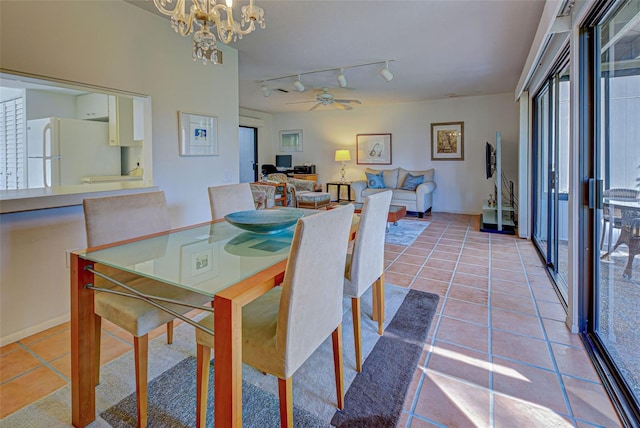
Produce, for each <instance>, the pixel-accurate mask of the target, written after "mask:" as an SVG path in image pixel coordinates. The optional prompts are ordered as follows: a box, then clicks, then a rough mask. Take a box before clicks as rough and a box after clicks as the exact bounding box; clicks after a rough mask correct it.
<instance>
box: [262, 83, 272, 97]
mask: <svg viewBox="0 0 640 428" xmlns="http://www.w3.org/2000/svg"><path fill="white" fill-rule="evenodd" d="M262 94H263V95H264V96H265V97H268V96H269V95H271V91H270V90H269V87H268V86H267V84H266V83H265V84H263V85H262Z"/></svg>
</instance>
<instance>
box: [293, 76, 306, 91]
mask: <svg viewBox="0 0 640 428" xmlns="http://www.w3.org/2000/svg"><path fill="white" fill-rule="evenodd" d="M293 86H294V88H296V91H298V92H302V91H304V85H303V84H302V82H301V81H300V75H299V74H298V80H296V81H295V82H293Z"/></svg>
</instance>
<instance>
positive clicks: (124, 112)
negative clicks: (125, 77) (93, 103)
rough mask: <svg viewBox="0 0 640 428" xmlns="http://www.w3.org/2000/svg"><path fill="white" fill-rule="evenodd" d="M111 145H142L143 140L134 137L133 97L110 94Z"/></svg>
mask: <svg viewBox="0 0 640 428" xmlns="http://www.w3.org/2000/svg"><path fill="white" fill-rule="evenodd" d="M109 145H110V146H120V147H135V146H138V147H139V146H142V140H136V139H135V138H134V125H133V99H132V98H128V97H120V96H115V95H109Z"/></svg>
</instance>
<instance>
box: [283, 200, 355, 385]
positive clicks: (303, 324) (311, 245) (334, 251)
mask: <svg viewBox="0 0 640 428" xmlns="http://www.w3.org/2000/svg"><path fill="white" fill-rule="evenodd" d="M353 210H354V208H353V205H345V206H343V207H340V208H336V209H333V210H330V211H324V212H320V213H318V214H314V215H310V216H308V217H303V218H301V219H300V220H298V223H297V225H296V229H295V233H294V236H293V241H292V243H291V250H290V253H289V260H288V262H287V268H286V272H285V277H284V281H283V283H282V295H281V298H280V310H279V314H278V325H277V333H276V348H277V349H279V350H280V351H281V352H283V354H282V355H283V358H284V366H285V367H284V372H285V373H284V375H285V376H286V377H285V378H288V377H290V376H291V375H293V373H294V372H295V371H296V370H297V369H298V368H299V367H300V366H301V365H302V363H303V362H304V361H305V360H306V359H307V358H308V357H309V356H310V355H311V354H312V353H313V352H314V351H315V350H316V349H317V348H318V346H320V344H321V343H322V342H323V341H324V340H325V339H326V338H327V337H328V336H329V335H330V334H331V332H332V331H333V330H335V329H336V327H337V326H338V325H339V324H340V323H341V322H342V292H343V281H344V279H343V278H344V266H345V260H346V255H347V245H348V242H349V234H350V230H351V223H352V219H353Z"/></svg>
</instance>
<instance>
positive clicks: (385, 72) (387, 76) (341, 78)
mask: <svg viewBox="0 0 640 428" xmlns="http://www.w3.org/2000/svg"><path fill="white" fill-rule="evenodd" d="M0 1H1V0H0ZM156 1H159V0H156ZM393 61H394V60H392V59H389V60H384V61H375V62H368V63H366V64H354V65H343V66H342V67H333V68H325V69H323V70H312V71H306V72H304V73H296V74H287V75H286V76H280V77H273V78H271V79H264V80H262V93H263V94H264V96H265V97H268V96H269V95H270V94H271V91H270V90H269V88H268V86H267V83H269V82H274V81H277V80H284V79H286V80H287V82H289V84H290V82H291V80H292V79H293V78H295V79H296V80H295V81H294V82H293V87H294V88H295V89H296V91H298V92H304V89H305V88H304V84H303V83H302V79H301V76H306V75H310V74H316V73H327V72H332V73H335V72H338V74H337V75H336V79H337V81H338V86H339V87H341V88H346V87H347V77H346V76H345V75H344V70H345V69H347V68H360V67H371V66H377V65H380V64H384V67H383V68H382V69H380V75H381V76H382V77H383V78H384V80H386V81H387V82H390V81H391V80H392V79H393V73H391V71H390V70H389V63H390V62H393ZM257 83H259V81H258V82H257ZM307 84H311V83H309V82H307ZM284 92H287V91H284Z"/></svg>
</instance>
